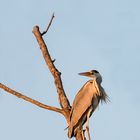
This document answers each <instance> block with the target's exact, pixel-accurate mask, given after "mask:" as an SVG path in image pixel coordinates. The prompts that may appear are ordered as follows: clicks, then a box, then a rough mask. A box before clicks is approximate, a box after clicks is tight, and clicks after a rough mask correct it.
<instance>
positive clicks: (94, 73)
mask: <svg viewBox="0 0 140 140" xmlns="http://www.w3.org/2000/svg"><path fill="white" fill-rule="evenodd" d="M79 75H82V76H87V77H90V78H95V79H98V78H99V79H102V78H101V75H100V73H99V72H98V71H97V70H91V71H89V72H82V73H79Z"/></svg>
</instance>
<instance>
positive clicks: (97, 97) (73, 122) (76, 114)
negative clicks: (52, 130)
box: [68, 70, 108, 138]
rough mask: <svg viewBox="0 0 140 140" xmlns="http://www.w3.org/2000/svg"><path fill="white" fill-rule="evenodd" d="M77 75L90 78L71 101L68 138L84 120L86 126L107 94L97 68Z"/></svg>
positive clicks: (81, 125)
mask: <svg viewBox="0 0 140 140" xmlns="http://www.w3.org/2000/svg"><path fill="white" fill-rule="evenodd" d="M79 75H82V76H88V77H90V78H92V79H90V80H89V81H87V82H86V83H85V84H84V86H83V87H82V88H81V89H80V91H79V92H78V93H77V95H76V97H75V99H74V101H73V105H72V109H71V112H70V124H69V126H68V137H69V138H72V137H73V136H75V134H76V133H77V131H78V130H79V129H81V128H82V127H83V125H84V124H85V122H86V127H87V128H88V123H89V118H90V116H91V115H92V113H93V112H94V111H95V109H96V108H97V106H98V105H99V103H100V102H102V101H104V102H106V101H107V100H108V96H107V94H106V92H105V90H104V89H103V87H102V86H101V82H102V76H101V75H100V73H99V72H98V71H97V70H91V71H89V72H83V73H79Z"/></svg>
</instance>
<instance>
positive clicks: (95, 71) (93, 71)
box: [91, 70, 99, 73]
mask: <svg viewBox="0 0 140 140" xmlns="http://www.w3.org/2000/svg"><path fill="white" fill-rule="evenodd" d="M91 72H92V73H99V72H98V71H97V70H92V71H91Z"/></svg>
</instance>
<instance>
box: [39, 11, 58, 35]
mask: <svg viewBox="0 0 140 140" xmlns="http://www.w3.org/2000/svg"><path fill="white" fill-rule="evenodd" d="M54 17H55V16H54V13H53V15H52V18H51V20H50V22H49V24H48V26H47V28H46V30H45V31H44V32H43V33H42V34H41V35H42V36H43V35H44V34H46V33H47V32H48V30H49V28H50V26H51V24H52V21H53V19H54Z"/></svg>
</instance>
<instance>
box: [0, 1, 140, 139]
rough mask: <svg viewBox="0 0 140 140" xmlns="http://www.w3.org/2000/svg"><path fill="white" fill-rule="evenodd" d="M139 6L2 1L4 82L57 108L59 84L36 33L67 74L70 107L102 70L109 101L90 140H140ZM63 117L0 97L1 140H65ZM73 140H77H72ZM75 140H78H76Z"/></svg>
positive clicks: (133, 3)
mask: <svg viewBox="0 0 140 140" xmlns="http://www.w3.org/2000/svg"><path fill="white" fill-rule="evenodd" d="M139 5H140V1H139V0H133V1H132V0H114V1H112V0H99V1H97V0H96V1H95V0H87V1H84V0H77V1H75V0H71V1H66V0H53V1H52V0H42V1H37V0H30V1H29V0H24V1H18V0H12V1H8V0H3V1H1V2H0V18H1V22H0V38H1V39H0V40H1V41H0V64H1V66H0V69H1V70H0V82H1V83H3V84H5V85H7V86H9V87H10V88H13V89H15V90H17V91H19V92H22V93H23V94H25V95H27V96H29V97H32V98H33V99H36V100H38V101H40V102H42V103H45V104H48V105H52V106H57V107H59V102H58V98H57V92H56V88H55V86H54V80H53V77H52V75H51V74H50V73H49V71H48V68H47V66H46V64H45V62H44V60H43V57H42V55H41V52H40V49H39V46H38V44H37V42H36V39H35V37H34V35H33V33H32V28H33V26H35V25H38V26H39V27H40V30H41V31H44V30H45V28H46V26H47V23H48V22H49V20H50V18H51V16H52V13H53V12H54V13H55V19H54V21H53V23H52V26H51V28H50V30H49V31H48V33H47V35H45V36H44V40H45V42H46V44H47V46H48V49H49V51H50V54H51V56H52V58H55V59H56V62H55V65H56V67H57V68H58V69H59V71H60V72H61V73H62V81H63V85H64V89H65V92H66V94H67V96H68V98H69V100H70V102H71V103H72V101H73V99H74V97H75V95H76V93H77V92H78V90H79V89H80V88H81V87H82V86H83V85H84V83H85V82H86V81H87V80H89V79H88V78H86V77H81V76H79V75H78V73H79V72H85V71H89V70H91V69H97V70H98V71H99V72H100V73H101V75H102V77H103V82H102V86H103V87H104V89H105V90H106V92H107V94H108V95H109V97H110V102H109V103H108V104H100V106H99V108H98V109H97V110H96V111H95V112H94V114H93V115H92V117H91V118H90V126H89V127H90V134H91V139H92V140H103V139H107V140H112V139H113V140H124V139H127V140H132V139H133V140H140V135H139V131H140V121H139V118H140V109H139V107H140V102H139V101H140V90H139V87H140V75H139V71H140V39H139V37H140V8H139ZM66 127H67V123H66V121H65V119H64V117H63V116H61V115H60V114H57V113H55V112H51V111H48V110H44V109H41V108H39V107H37V106H35V105H32V104H31V103H28V102H26V101H24V100H21V99H18V98H16V97H15V96H13V95H11V94H9V93H7V92H5V91H3V90H1V89H0V139H1V140H19V139H20V140H25V139H26V140H48V139H52V140H54V139H64V140H67V139H68V138H67V130H64V129H65V128H66ZM73 139H74V138H73ZM73 139H72V140H73Z"/></svg>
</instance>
